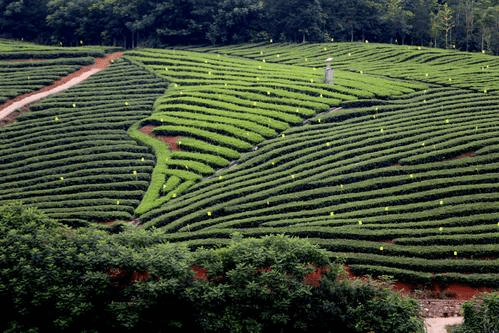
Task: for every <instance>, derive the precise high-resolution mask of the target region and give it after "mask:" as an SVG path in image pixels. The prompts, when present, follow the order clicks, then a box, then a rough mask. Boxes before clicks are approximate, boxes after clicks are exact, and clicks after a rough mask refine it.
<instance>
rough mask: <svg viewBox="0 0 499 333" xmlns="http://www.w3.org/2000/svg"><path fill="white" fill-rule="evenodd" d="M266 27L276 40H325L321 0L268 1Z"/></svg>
mask: <svg viewBox="0 0 499 333" xmlns="http://www.w3.org/2000/svg"><path fill="white" fill-rule="evenodd" d="M265 8H266V12H267V16H266V17H265V23H266V25H265V28H266V31H268V32H269V33H270V35H271V36H272V38H273V39H274V40H276V41H283V42H285V41H291V42H300V41H311V42H319V41H321V42H322V41H323V40H324V38H323V33H322V32H323V31H322V27H323V26H324V21H323V20H324V14H323V11H322V7H321V3H320V1H319V0H304V1H303V0H302V1H300V0H274V1H267V2H266V6H265Z"/></svg>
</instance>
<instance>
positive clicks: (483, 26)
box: [477, 1, 499, 50]
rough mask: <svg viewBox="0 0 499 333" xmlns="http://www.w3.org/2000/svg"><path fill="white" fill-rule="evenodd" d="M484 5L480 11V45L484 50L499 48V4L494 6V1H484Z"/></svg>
mask: <svg viewBox="0 0 499 333" xmlns="http://www.w3.org/2000/svg"><path fill="white" fill-rule="evenodd" d="M484 2H485V3H484V5H485V6H484V7H482V8H481V10H480V11H479V12H478V15H477V18H478V24H479V26H480V45H481V49H482V50H493V49H494V48H497V47H498V45H497V42H496V40H497V38H499V6H493V5H492V1H484Z"/></svg>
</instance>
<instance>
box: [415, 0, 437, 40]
mask: <svg viewBox="0 0 499 333" xmlns="http://www.w3.org/2000/svg"><path fill="white" fill-rule="evenodd" d="M433 4H434V0H417V1H414V2H413V3H412V5H411V7H410V9H411V11H412V13H413V14H414V15H413V16H412V17H411V20H410V26H411V28H412V30H411V32H410V38H411V39H412V40H413V42H415V43H417V44H419V45H428V44H429V43H430V41H431V21H432V17H431V14H432V9H431V8H432V6H433Z"/></svg>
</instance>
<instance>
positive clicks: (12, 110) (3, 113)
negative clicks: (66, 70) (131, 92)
mask: <svg viewBox="0 0 499 333" xmlns="http://www.w3.org/2000/svg"><path fill="white" fill-rule="evenodd" d="M122 55H123V52H115V53H112V54H109V55H107V56H106V57H104V58H96V59H95V63H93V64H91V65H87V66H83V67H81V68H80V69H79V70H77V71H76V72H73V73H71V74H69V75H67V76H64V77H62V78H60V79H58V80H57V81H54V82H52V83H51V84H50V85H48V86H45V87H43V88H41V89H39V90H36V91H32V92H30V93H26V94H23V95H19V96H17V97H15V98H13V99H11V100H8V101H7V102H5V103H4V104H2V105H0V127H2V126H5V125H7V124H10V123H12V122H14V121H15V120H16V117H17V116H18V115H19V114H21V113H23V112H27V111H29V108H28V107H27V106H28V105H29V104H30V103H33V102H36V101H39V100H41V99H43V98H45V97H47V96H49V95H52V94H55V93H57V92H60V91H63V90H66V89H68V88H70V87H72V86H74V85H77V84H79V83H81V82H82V81H83V80H85V79H87V78H88V77H90V76H91V75H93V74H95V73H98V72H100V71H102V70H103V69H105V68H107V67H108V66H109V64H110V63H111V62H112V61H114V60H115V59H118V58H119V57H121V56H122Z"/></svg>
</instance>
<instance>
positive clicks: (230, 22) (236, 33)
mask: <svg viewBox="0 0 499 333" xmlns="http://www.w3.org/2000/svg"><path fill="white" fill-rule="evenodd" d="M264 5H265V4H264V2H263V1H262V0H223V1H221V3H220V4H219V5H218V8H217V10H216V11H215V13H214V15H213V21H212V22H211V24H210V27H209V30H208V32H207V34H206V35H207V38H208V39H209V40H210V41H211V42H212V43H213V44H216V43H223V44H226V43H242V42H248V41H250V40H255V39H257V38H258V36H259V35H260V37H263V36H266V37H267V35H266V34H265V33H264V26H263V25H264V17H265V7H264Z"/></svg>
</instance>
